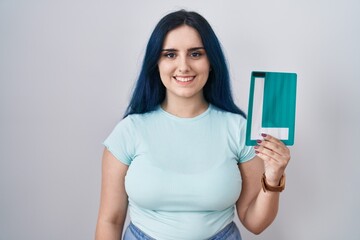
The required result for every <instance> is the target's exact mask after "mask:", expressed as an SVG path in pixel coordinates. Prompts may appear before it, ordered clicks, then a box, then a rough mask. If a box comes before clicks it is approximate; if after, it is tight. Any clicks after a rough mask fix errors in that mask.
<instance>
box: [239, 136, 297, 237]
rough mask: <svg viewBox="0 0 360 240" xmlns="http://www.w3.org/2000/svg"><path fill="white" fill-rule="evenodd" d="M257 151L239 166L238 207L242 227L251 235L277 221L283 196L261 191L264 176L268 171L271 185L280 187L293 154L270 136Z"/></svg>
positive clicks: (265, 138) (260, 144) (266, 137)
mask: <svg viewBox="0 0 360 240" xmlns="http://www.w3.org/2000/svg"><path fill="white" fill-rule="evenodd" d="M255 150H256V152H257V156H256V157H254V158H253V159H252V160H251V161H248V162H245V163H242V164H239V169H240V172H241V176H242V190H241V194H240V197H239V199H238V201H237V202H236V207H237V212H238V216H239V219H240V221H241V222H242V224H243V225H244V226H245V227H246V228H247V229H248V230H249V231H251V232H252V233H254V234H260V233H261V232H262V231H264V230H265V229H266V228H267V227H268V226H269V225H270V224H271V223H272V222H273V220H274V219H275V217H276V214H277V212H278V207H279V195H280V193H278V192H270V191H266V192H264V191H263V190H262V188H261V177H262V174H263V173H264V172H265V175H266V178H267V182H268V183H269V184H270V185H272V186H277V185H278V184H279V181H280V178H281V176H282V175H283V174H284V171H285V168H286V166H287V164H288V162H289V160H290V151H289V149H288V148H287V147H286V146H285V145H284V144H283V143H282V142H281V141H279V140H278V139H276V138H274V137H271V136H270V135H266V136H265V137H264V140H263V141H262V142H261V143H259V145H258V146H256V147H255Z"/></svg>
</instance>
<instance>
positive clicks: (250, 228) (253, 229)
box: [243, 224, 268, 235]
mask: <svg viewBox="0 0 360 240" xmlns="http://www.w3.org/2000/svg"><path fill="white" fill-rule="evenodd" d="M243 225H244V224H243ZM244 227H245V228H246V229H247V230H248V231H249V232H251V233H252V234H255V235H260V234H261V233H262V232H264V231H265V229H266V228H267V227H268V225H260V226H259V225H256V226H255V225H244Z"/></svg>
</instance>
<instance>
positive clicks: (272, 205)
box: [239, 189, 280, 234]
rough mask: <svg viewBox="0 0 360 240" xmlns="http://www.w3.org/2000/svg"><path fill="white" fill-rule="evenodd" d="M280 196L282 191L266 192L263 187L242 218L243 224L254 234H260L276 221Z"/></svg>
mask: <svg viewBox="0 0 360 240" xmlns="http://www.w3.org/2000/svg"><path fill="white" fill-rule="evenodd" d="M279 198H280V193H278V192H270V191H266V192H264V191H263V190H262V189H261V190H260V192H259V194H258V195H257V197H256V198H255V199H254V200H253V201H252V203H251V204H250V205H249V207H248V209H247V211H246V213H245V214H244V215H243V217H242V218H240V220H241V222H242V224H243V225H244V226H245V227H246V228H247V229H248V230H249V231H251V232H253V233H254V234H260V233H261V232H262V231H264V230H265V229H266V228H267V227H268V226H269V225H270V224H271V223H272V222H273V221H274V219H275V217H276V215H277V212H278V208H279ZM239 216H240V213H239Z"/></svg>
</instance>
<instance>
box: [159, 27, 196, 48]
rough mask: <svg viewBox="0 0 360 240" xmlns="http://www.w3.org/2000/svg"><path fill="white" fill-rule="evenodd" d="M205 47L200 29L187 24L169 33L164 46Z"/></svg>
mask: <svg viewBox="0 0 360 240" xmlns="http://www.w3.org/2000/svg"><path fill="white" fill-rule="evenodd" d="M193 47H203V43H202V40H201V37H200V34H199V33H198V31H196V29H195V28H192V27H190V26H187V25H182V26H180V27H177V28H175V29H173V30H171V31H170V32H168V33H167V35H166V36H165V39H164V44H163V48H179V49H180V48H193Z"/></svg>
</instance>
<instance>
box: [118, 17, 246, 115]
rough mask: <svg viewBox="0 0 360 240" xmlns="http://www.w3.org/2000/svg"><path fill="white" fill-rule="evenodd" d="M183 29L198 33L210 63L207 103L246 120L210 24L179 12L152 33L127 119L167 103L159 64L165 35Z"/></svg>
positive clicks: (206, 90) (163, 19)
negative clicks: (185, 26)
mask: <svg viewBox="0 0 360 240" xmlns="http://www.w3.org/2000/svg"><path fill="white" fill-rule="evenodd" d="M182 25H187V26H190V27H193V28H194V29H196V30H197V31H198V33H199V35H200V37H201V39H202V42H203V44H204V48H205V51H206V54H207V57H208V59H209V62H210V67H211V69H212V70H211V71H210V72H209V78H208V80H207V82H206V84H205V86H204V89H203V94H204V98H205V100H206V101H207V102H208V103H211V104H212V105H214V106H216V107H218V108H220V109H222V110H224V111H228V112H232V113H237V114H240V115H242V116H244V117H245V113H244V112H243V111H241V110H240V109H239V108H238V107H237V106H236V105H235V103H234V100H233V97H232V93H231V87H230V77H229V70H228V67H227V64H226V61H225V56H224V53H223V51H222V49H221V45H220V42H219V40H218V38H217V37H216V35H215V33H214V31H213V29H212V28H211V26H210V24H209V23H208V22H207V20H206V19H205V18H204V17H202V16H201V15H200V14H198V13H196V12H188V11H185V10H180V11H176V12H173V13H170V14H168V15H166V16H165V17H163V18H162V19H161V20H160V22H159V23H158V24H157V25H156V27H155V29H154V31H153V32H152V34H151V36H150V39H149V42H148V44H147V47H146V52H145V57H144V60H143V65H142V68H141V71H140V75H139V78H138V80H137V82H136V86H135V89H134V91H133V94H132V97H131V100H130V103H129V106H128V107H127V109H126V112H125V115H124V118H125V117H126V116H128V115H129V114H135V113H146V112H150V111H153V110H155V109H156V108H157V106H158V105H159V104H160V103H162V102H163V101H164V99H165V94H166V88H165V86H164V85H163V83H162V82H161V79H160V74H159V71H158V61H159V58H160V55H161V50H162V47H163V43H164V39H165V37H166V34H167V33H168V32H169V31H171V30H173V29H175V28H177V27H179V26H182Z"/></svg>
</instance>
